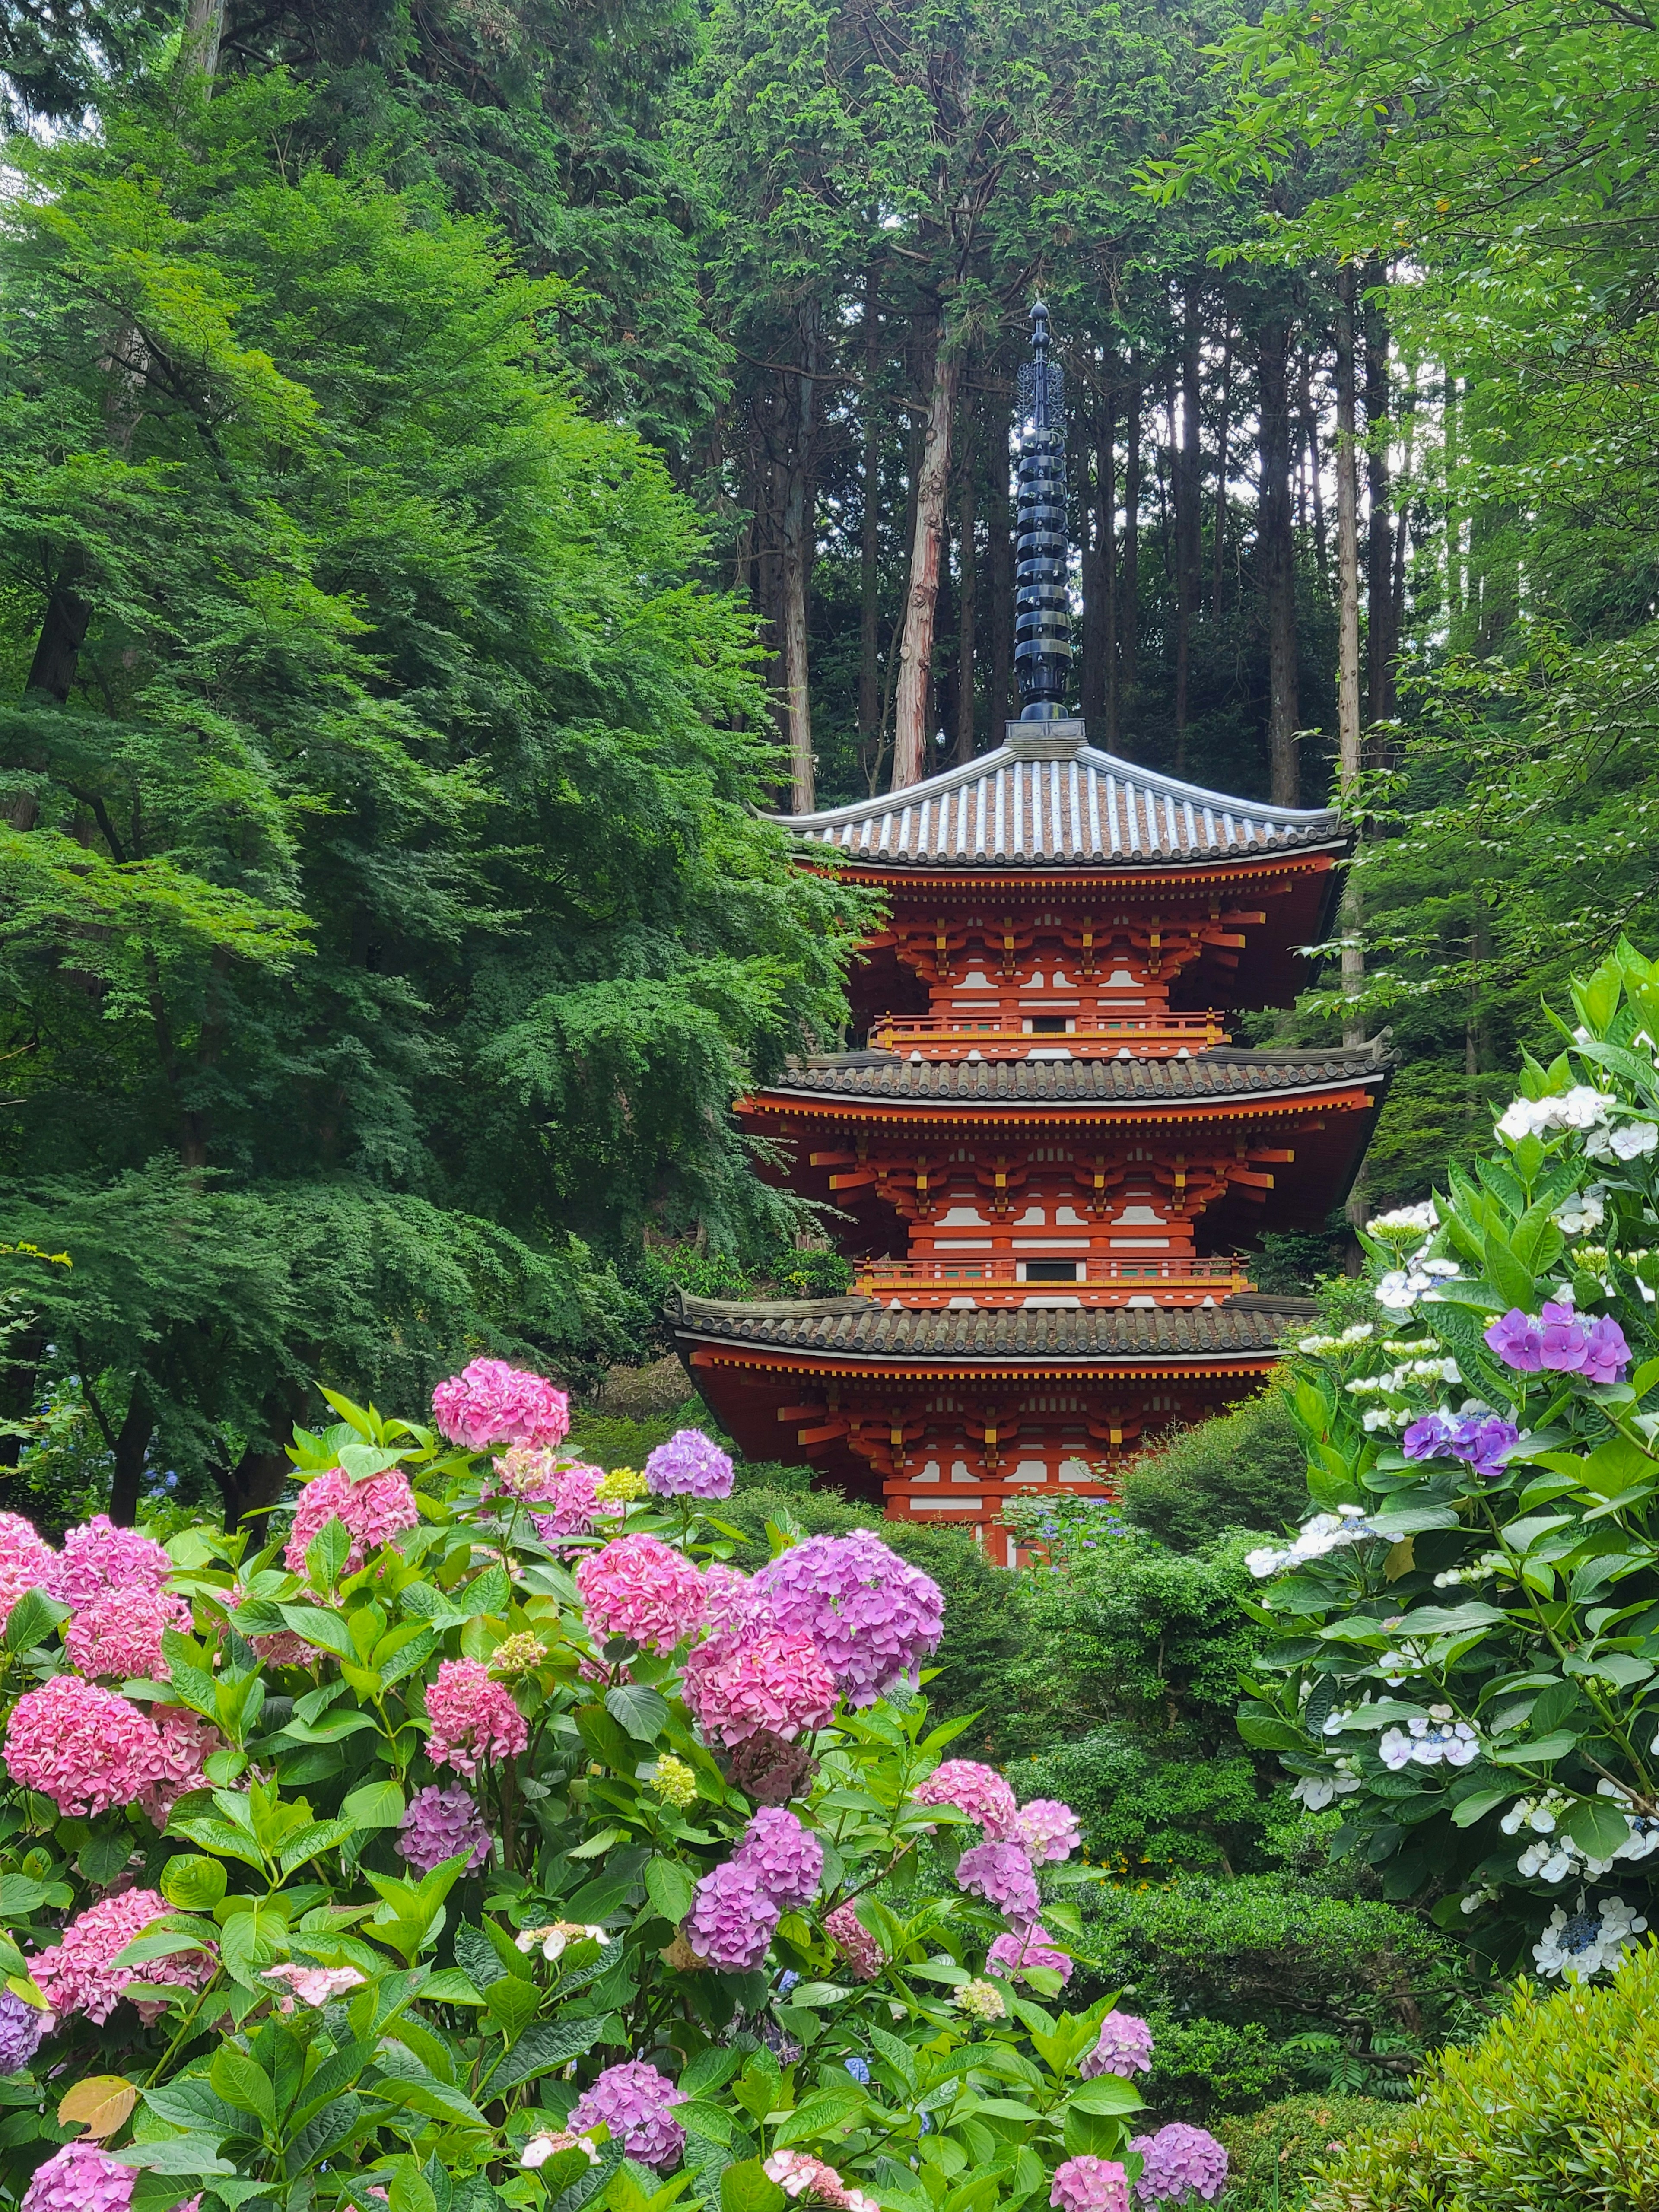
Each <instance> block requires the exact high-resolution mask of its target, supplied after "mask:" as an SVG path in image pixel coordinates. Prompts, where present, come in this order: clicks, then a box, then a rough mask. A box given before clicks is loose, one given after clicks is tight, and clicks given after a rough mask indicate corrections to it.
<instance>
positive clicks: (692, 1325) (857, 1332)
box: [670, 1291, 1319, 1368]
mask: <svg viewBox="0 0 1659 2212" xmlns="http://www.w3.org/2000/svg"><path fill="white" fill-rule="evenodd" d="M1318 1310H1319V1309H1318V1307H1317V1305H1316V1304H1315V1302H1314V1301H1313V1300H1312V1299H1311V1298H1297V1297H1275V1296H1271V1295H1268V1294H1267V1293H1265V1292H1261V1291H1239V1292H1237V1293H1236V1294H1235V1295H1234V1296H1233V1297H1227V1298H1222V1299H1219V1300H1218V1301H1217V1303H1216V1304H1214V1305H1213V1306H1157V1307H1139V1306H1083V1307H1077V1308H1070V1307H1048V1306H1042V1307H1030V1306H997V1307H993V1306H981V1307H979V1308H977V1309H975V1310H964V1309H962V1308H957V1309H954V1310H951V1309H946V1310H940V1309H939V1308H937V1307H935V1308H933V1309H931V1310H930V1309H927V1308H922V1307H909V1306H896V1305H884V1304H881V1303H880V1302H879V1300H878V1299H875V1298H860V1297H847V1298H798V1299H775V1300H754V1299H751V1300H739V1299H729V1298H695V1297H690V1295H689V1294H688V1293H687V1292H685V1291H677V1292H676V1294H675V1298H674V1302H673V1304H671V1307H670V1312H671V1316H673V1319H674V1322H675V1324H676V1326H675V1334H676V1335H677V1336H678V1338H679V1339H680V1340H682V1341H683V1342H684V1341H686V1340H701V1341H702V1342H705V1343H724V1344H729V1345H732V1346H734V1347H735V1346H749V1347H751V1348H754V1349H757V1350H759V1349H765V1350H767V1351H770V1352H783V1353H789V1354H793V1355H796V1356H802V1355H804V1356H805V1357H806V1358H810V1359H812V1360H815V1361H816V1360H823V1359H834V1360H848V1361H852V1362H861V1361H866V1360H876V1361H888V1360H890V1361H893V1362H895V1363H896V1364H902V1365H905V1366H910V1367H914V1366H915V1365H916V1364H919V1363H920V1364H926V1365H929V1366H932V1365H934V1364H963V1365H972V1366H975V1367H982V1366H985V1365H987V1364H989V1365H995V1364H997V1363H999V1362H1004V1361H1006V1362H1008V1363H1010V1364H1014V1363H1018V1364H1030V1362H1031V1361H1033V1360H1036V1361H1040V1362H1041V1363H1042V1364H1043V1365H1045V1366H1051V1365H1052V1366H1056V1367H1067V1366H1077V1365H1089V1366H1098V1367H1102V1368H1111V1367H1129V1368H1135V1367H1145V1366H1146V1365H1148V1364H1154V1365H1157V1366H1160V1367H1164V1366H1168V1365H1169V1364H1170V1363H1172V1362H1174V1363H1176V1364H1184V1363H1187V1362H1193V1363H1196V1364H1206V1365H1209V1364H1214V1363H1216V1362H1217V1361H1221V1362H1224V1363H1225V1361H1226V1360H1228V1359H1230V1358H1255V1359H1260V1358H1261V1355H1262V1354H1263V1353H1264V1352H1266V1353H1271V1352H1273V1351H1274V1350H1276V1348H1277V1347H1278V1346H1279V1341H1280V1340H1281V1339H1282V1338H1283V1337H1284V1336H1285V1334H1286V1333H1287V1331H1289V1330H1291V1329H1292V1328H1299V1327H1302V1326H1304V1325H1305V1324H1306V1323H1307V1322H1309V1321H1310V1320H1312V1319H1313V1318H1314V1317H1315V1316H1316V1315H1317V1313H1318Z"/></svg>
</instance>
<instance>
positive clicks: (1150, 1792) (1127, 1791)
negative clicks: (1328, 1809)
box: [1009, 1726, 1267, 1873]
mask: <svg viewBox="0 0 1659 2212" xmlns="http://www.w3.org/2000/svg"><path fill="white" fill-rule="evenodd" d="M1170 1753H1171V1755H1169V1756H1164V1755H1161V1754H1160V1752H1159V1750H1158V1747H1156V1746H1153V1745H1151V1744H1149V1743H1148V1742H1147V1741H1146V1740H1145V1739H1144V1738H1143V1737H1141V1736H1140V1735H1138V1734H1137V1733H1136V1732H1135V1731H1134V1730H1133V1729H1128V1728H1125V1727H1121V1726H1109V1727H1106V1728H1100V1729H1091V1730H1090V1732H1089V1734H1088V1735H1085V1736H1079V1738H1078V1740H1077V1741H1076V1742H1074V1743H1059V1744H1055V1745H1054V1746H1053V1747H1052V1748H1051V1749H1049V1750H1048V1751H1042V1752H1033V1753H1031V1754H1030V1756H1029V1757H1028V1758H1025V1759H1021V1760H1019V1761H1018V1763H1017V1764H1016V1765H1013V1766H1011V1767H1010V1769H1009V1775H1010V1778H1011V1779H1012V1781H1013V1783H1014V1784H1015V1785H1016V1787H1017V1788H1018V1791H1019V1794H1020V1796H1022V1797H1060V1798H1063V1799H1064V1800H1065V1802H1066V1804H1068V1805H1069V1806H1071V1808H1072V1809H1073V1811H1074V1812H1075V1813H1076V1814H1077V1815H1078V1818H1079V1820H1080V1821H1081V1823H1082V1826H1083V1840H1084V1846H1085V1850H1087V1851H1088V1853H1089V1856H1090V1857H1091V1859H1094V1860H1095V1861H1096V1862H1097V1863H1104V1864H1121V1865H1122V1866H1124V1867H1125V1868H1126V1869H1140V1868H1141V1867H1143V1866H1147V1867H1152V1868H1156V1869H1158V1870H1159V1871H1162V1872H1167V1871H1169V1870H1170V1869H1176V1868H1182V1869H1194V1870H1206V1871H1212V1872H1216V1873H1222V1872H1225V1871H1226V1870H1227V1869H1229V1867H1230V1866H1231V1864H1232V1863H1234V1862H1235V1861H1236V1860H1237V1859H1238V1858H1240V1857H1244V1856H1246V1855H1247V1854H1249V1852H1250V1851H1251V1850H1252V1849H1253V1847H1254V1846H1255V1844H1256V1842H1257V1840H1258V1838H1259V1837H1260V1835H1261V1829H1262V1825H1263V1821H1264V1818H1265V1815H1266V1812H1267V1800H1266V1799H1265V1798H1264V1797H1263V1796H1262V1795H1261V1790H1260V1789H1259V1787H1258V1785H1257V1780H1256V1769H1255V1761H1254V1760H1253V1759H1251V1758H1250V1757H1249V1755H1248V1753H1244V1752H1243V1751H1237V1752H1235V1753H1233V1754H1232V1755H1231V1756H1228V1755H1226V1754H1225V1753H1209V1754H1203V1753H1195V1752H1194V1749H1193V1748H1192V1747H1191V1744H1190V1742H1188V1741H1177V1742H1176V1743H1174V1744H1173V1745H1171V1746H1170Z"/></svg>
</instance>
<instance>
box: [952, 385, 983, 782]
mask: <svg viewBox="0 0 1659 2212" xmlns="http://www.w3.org/2000/svg"><path fill="white" fill-rule="evenodd" d="M977 447H978V441H977V440H976V439H975V436H974V424H973V417H972V416H968V418H967V419H966V421H965V422H963V432H962V441H961V452H960V454H959V457H958V461H957V727H956V740H957V743H956V757H957V759H958V760H959V761H970V760H972V758H973V757H974V755H975V752H976V751H977V750H979V747H978V743H977V736H978V732H977V731H976V729H975V719H974V696H975V669H974V651H975V621H976V619H977V616H978V611H979V547H978V544H976V542H975V540H976V538H977V534H978V531H979V513H978V507H977V503H976V499H975V475H976V469H975V463H976V462H977V459H978V452H977Z"/></svg>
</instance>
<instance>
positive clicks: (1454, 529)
mask: <svg viewBox="0 0 1659 2212" xmlns="http://www.w3.org/2000/svg"><path fill="white" fill-rule="evenodd" d="M1458 415H1459V407H1458V392H1457V379H1456V378H1455V376H1452V375H1448V376H1447V378H1446V396H1445V400H1444V403H1443V412H1442V415H1441V441H1442V446H1443V468H1444V470H1445V489H1446V520H1445V526H1444V529H1443V533H1442V534H1443V538H1444V542H1445V547H1446V614H1447V617H1448V619H1449V622H1450V623H1451V624H1452V626H1453V628H1454V629H1455V628H1456V627H1457V626H1458V625H1459V624H1461V623H1462V619H1463V517H1462V512H1461V511H1460V509H1459V507H1458V505H1457V497H1456V483H1457V471H1458V465H1459V459H1460V456H1459V453H1458V441H1457V431H1458ZM1452 642H1453V644H1454V645H1456V644H1458V643H1459V642H1460V641H1459V639H1458V638H1457V637H1456V636H1455V635H1454V637H1453V639H1452Z"/></svg>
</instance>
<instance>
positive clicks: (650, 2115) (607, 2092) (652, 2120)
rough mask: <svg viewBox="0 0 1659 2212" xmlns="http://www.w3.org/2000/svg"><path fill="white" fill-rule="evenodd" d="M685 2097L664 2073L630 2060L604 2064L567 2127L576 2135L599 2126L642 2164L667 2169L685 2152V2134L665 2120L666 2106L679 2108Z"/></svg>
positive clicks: (666, 2117)
mask: <svg viewBox="0 0 1659 2212" xmlns="http://www.w3.org/2000/svg"><path fill="white" fill-rule="evenodd" d="M684 2102H685V2093H684V2090H682V2089H677V2088H676V2087H674V2084H673V2083H672V2082H671V2081H670V2080H669V2078H668V2076H667V2075H665V2074H659V2073H658V2071H657V2069H656V2068H655V2067H654V2066H647V2064H646V2063H645V2062H644V2061H643V2060H642V2059H638V2058H630V2059H629V2060H628V2061H627V2062H626V2063H625V2064H623V2065H621V2066H607V2067H606V2068H605V2071H604V2073H603V2074H601V2075H600V2076H599V2080H598V2081H595V2082H594V2084H593V2086H592V2088H591V2089H585V2090H583V2092H582V2093H581V2095H580V2097H578V2098H577V2100H576V2101H575V2104H574V2106H572V2108H571V2112H570V2119H569V2127H570V2131H571V2133H572V2134H573V2135H581V2134H582V2133H583V2132H584V2131H585V2130H586V2129H588V2128H596V2127H598V2126H599V2124H600V2123H601V2122H603V2123H604V2124H605V2126H606V2127H607V2128H609V2129H610V2130H611V2142H613V2143H618V2144H620V2145H621V2147H622V2148H623V2151H624V2152H625V2153H626V2154H627V2155H628V2156H629V2158H636V2159H638V2160H639V2161H640V2163H641V2166H666V2165H667V2164H668V2163H669V2161H670V2160H671V2159H676V2158H678V2156H679V2154H680V2153H681V2151H683V2150H684V2148H685V2130H684V2128H683V2127H682V2126H681V2125H680V2124H679V2122H678V2120H674V2119H671V2118H669V2112H670V2109H671V2107H672V2106H675V2105H683V2104H684Z"/></svg>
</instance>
